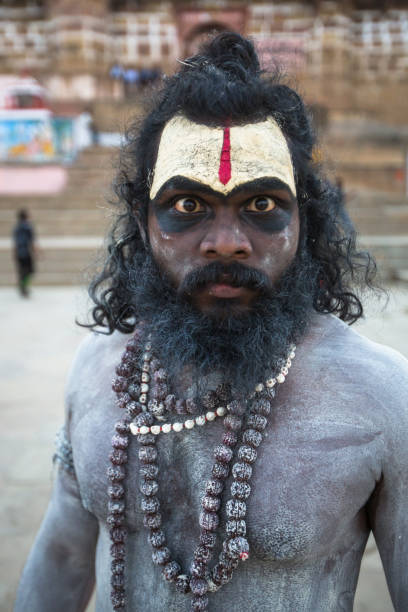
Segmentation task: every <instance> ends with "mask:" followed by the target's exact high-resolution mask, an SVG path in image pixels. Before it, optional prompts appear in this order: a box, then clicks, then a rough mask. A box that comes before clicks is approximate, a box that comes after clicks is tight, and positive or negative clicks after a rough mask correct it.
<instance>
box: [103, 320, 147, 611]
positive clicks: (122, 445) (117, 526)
mask: <svg viewBox="0 0 408 612" xmlns="http://www.w3.org/2000/svg"><path fill="white" fill-rule="evenodd" d="M140 339H141V332H140V330H138V331H137V332H136V333H135V335H134V337H133V338H132V339H131V340H129V342H128V343H127V345H126V350H125V352H124V354H123V356H122V360H121V362H120V364H119V365H118V366H117V368H116V374H117V377H116V378H115V379H114V381H113V383H112V388H113V390H114V391H115V392H116V393H117V405H118V407H119V408H126V414H125V415H124V417H123V418H122V419H121V420H120V421H118V422H117V423H116V425H115V434H114V435H113V437H112V451H111V453H110V455H109V460H110V466H109V467H108V470H107V476H108V481H109V485H108V498H109V501H108V516H107V519H106V521H107V524H108V526H109V528H110V531H109V535H110V539H111V542H112V544H111V548H110V553H111V559H112V560H111V587H112V591H111V602H112V606H113V608H114V610H120V609H124V608H125V607H126V597H125V556H126V547H125V542H126V536H127V531H126V527H125V518H126V517H125V509H126V506H125V487H124V480H125V477H126V464H127V462H128V452H127V448H128V445H129V433H130V428H129V424H130V422H131V421H132V419H133V418H134V417H135V416H136V414H138V413H139V412H140V411H141V407H140V405H139V404H137V402H135V401H134V399H133V398H134V397H135V395H136V393H138V390H137V389H136V387H135V384H137V383H133V382H129V381H130V378H131V376H132V375H133V376H135V373H136V374H137V365H138V363H139V359H140V353H139V346H140Z"/></svg>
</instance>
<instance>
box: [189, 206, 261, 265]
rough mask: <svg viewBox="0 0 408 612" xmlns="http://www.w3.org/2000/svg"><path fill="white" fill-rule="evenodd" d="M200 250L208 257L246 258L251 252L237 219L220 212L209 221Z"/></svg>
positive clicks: (249, 244)
mask: <svg viewBox="0 0 408 612" xmlns="http://www.w3.org/2000/svg"><path fill="white" fill-rule="evenodd" d="M200 252H201V255H203V256H204V257H207V258H209V259H217V258H225V259H231V258H232V259H247V258H248V257H249V256H250V255H251V253H252V246H251V242H250V241H249V239H248V236H247V235H246V233H245V232H244V231H243V228H242V227H241V224H240V222H239V219H236V218H232V215H228V214H221V215H220V216H219V217H218V216H217V217H216V218H215V219H214V221H213V222H212V223H211V227H210V228H209V229H208V232H207V234H206V235H205V237H204V238H203V240H202V242H201V245H200Z"/></svg>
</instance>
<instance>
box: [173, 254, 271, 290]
mask: <svg viewBox="0 0 408 612" xmlns="http://www.w3.org/2000/svg"><path fill="white" fill-rule="evenodd" d="M216 283H221V284H228V285H231V286H232V287H246V288H247V289H253V290H255V291H258V292H260V293H269V292H270V291H271V289H272V285H271V283H270V281H269V279H268V277H267V276H266V274H264V273H263V272H261V271H260V270H256V269H254V268H249V267H248V266H245V265H243V264H241V263H239V262H233V263H231V264H228V265H227V264H223V263H221V262H219V261H214V262H212V263H210V264H208V265H206V266H203V267H201V268H197V269H196V270H192V271H191V272H189V273H188V274H187V275H186V277H185V278H184V280H183V281H182V283H181V284H180V286H179V288H178V291H177V293H178V295H191V294H192V293H194V292H195V291H198V290H199V289H202V288H203V287H206V286H207V285H210V284H216Z"/></svg>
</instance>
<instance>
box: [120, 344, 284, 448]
mask: <svg viewBox="0 0 408 612" xmlns="http://www.w3.org/2000/svg"><path fill="white" fill-rule="evenodd" d="M151 348H152V347H151V343H150V342H148V343H147V344H146V347H145V352H144V354H143V365H142V371H143V373H146V374H147V373H148V371H149V362H150V360H151V358H152V354H151ZM295 351H296V346H292V347H291V349H290V353H289V356H288V358H287V360H286V362H285V365H284V366H283V367H282V368H281V370H280V372H279V374H278V375H277V376H276V377H275V378H268V379H267V380H266V381H265V383H258V384H257V385H256V387H255V392H257V393H259V392H261V391H262V390H263V389H264V385H266V386H267V387H268V389H272V387H274V386H275V385H276V384H282V383H283V382H284V381H285V378H286V376H287V374H288V372H289V368H290V366H291V365H292V359H293V358H294V357H295ZM148 383H149V377H148V374H147V376H144V382H143V387H142V388H141V391H142V393H141V395H140V397H139V401H140V403H141V404H142V405H143V406H144V407H146V402H147V396H148V392H149V384H148ZM227 410H228V405H227V406H226V407H225V406H218V408H216V409H215V410H209V411H208V412H206V413H205V414H200V415H199V416H196V417H191V416H190V417H189V418H187V419H186V420H184V421H177V422H175V423H163V425H151V426H150V427H148V426H147V425H142V426H141V427H137V426H136V425H135V423H130V425H129V428H130V431H131V433H132V434H133V435H134V436H137V435H139V434H142V435H143V434H148V433H152V434H154V435H158V434H160V433H165V434H166V433H170V432H171V431H175V432H179V431H182V430H183V429H187V430H190V429H193V427H195V426H196V425H198V426H199V427H201V426H202V425H205V424H206V423H210V422H211V421H214V420H215V419H216V418H217V417H223V416H225V414H226V413H227Z"/></svg>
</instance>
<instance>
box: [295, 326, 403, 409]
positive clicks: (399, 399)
mask: <svg viewBox="0 0 408 612" xmlns="http://www.w3.org/2000/svg"><path fill="white" fill-rule="evenodd" d="M308 348H309V349H310V352H309V358H308V356H307V355H308ZM302 352H303V357H304V359H306V360H307V361H308V362H309V364H312V367H313V371H314V372H316V373H318V372H323V375H324V376H325V377H326V379H327V380H331V381H333V389H336V388H338V387H339V386H341V387H342V388H344V389H345V388H347V387H350V388H354V389H355V390H356V391H357V390H358V389H360V390H361V392H364V393H366V394H367V396H370V397H371V398H372V400H373V402H374V403H378V404H384V403H387V404H388V405H390V404H394V406H395V408H397V406H400V407H401V409H403V410H407V409H408V360H407V359H406V358H405V357H404V356H403V355H401V353H399V352H398V351H396V350H394V349H392V348H391V347H389V346H385V345H383V344H379V343H378V342H373V341H372V340H370V339H369V338H367V337H365V336H363V335H362V334H361V333H360V332H359V331H358V330H356V329H353V327H350V326H349V325H346V324H345V323H343V322H342V321H340V320H339V319H337V318H336V317H334V316H331V315H318V316H317V317H314V319H313V323H312V327H311V330H310V333H309V334H308V336H307V337H306V338H305V345H304V347H302ZM308 368H310V365H309V366H308Z"/></svg>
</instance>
